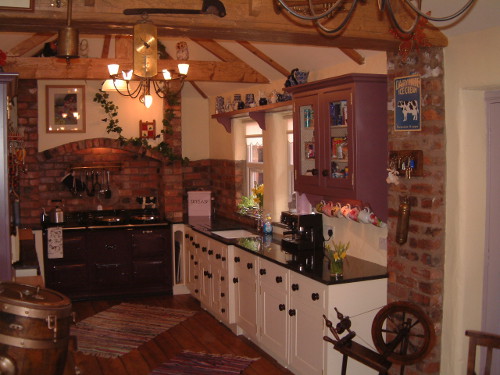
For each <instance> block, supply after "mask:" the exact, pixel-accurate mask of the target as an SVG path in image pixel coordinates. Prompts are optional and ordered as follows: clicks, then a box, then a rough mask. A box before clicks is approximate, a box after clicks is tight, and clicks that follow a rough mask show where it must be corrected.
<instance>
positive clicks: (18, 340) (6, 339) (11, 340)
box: [0, 334, 69, 349]
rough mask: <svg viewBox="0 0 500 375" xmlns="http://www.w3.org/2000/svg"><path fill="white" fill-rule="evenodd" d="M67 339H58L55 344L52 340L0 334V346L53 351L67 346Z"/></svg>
mask: <svg viewBox="0 0 500 375" xmlns="http://www.w3.org/2000/svg"><path fill="white" fill-rule="evenodd" d="M68 340H69V338H68V337H65V338H62V339H59V340H58V341H57V342H54V340H52V339H48V340H32V339H25V338H22V337H12V336H7V335H3V334H0V344H5V345H10V346H15V347H18V348H25V349H53V348H60V347H64V346H67V345H68Z"/></svg>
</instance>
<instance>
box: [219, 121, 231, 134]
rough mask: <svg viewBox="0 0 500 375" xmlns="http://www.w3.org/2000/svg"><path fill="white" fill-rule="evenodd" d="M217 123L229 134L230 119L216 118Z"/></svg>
mask: <svg viewBox="0 0 500 375" xmlns="http://www.w3.org/2000/svg"><path fill="white" fill-rule="evenodd" d="M217 122H218V123H219V124H221V125H222V126H224V128H225V129H226V131H227V132H228V133H231V118H230V117H217Z"/></svg>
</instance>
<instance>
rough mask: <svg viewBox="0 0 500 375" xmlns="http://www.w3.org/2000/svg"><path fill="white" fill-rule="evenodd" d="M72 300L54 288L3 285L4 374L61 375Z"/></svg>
mask: <svg viewBox="0 0 500 375" xmlns="http://www.w3.org/2000/svg"><path fill="white" fill-rule="evenodd" d="M70 325H71V301H70V300H69V299H68V298H67V297H66V296H64V295H62V294H61V293H58V292H56V291H53V290H51V289H44V288H40V287H33V286H29V285H23V284H17V283H11V282H1V283H0V374H2V375H3V374H5V375H11V374H12V375H14V374H15V375H40V374H44V375H61V374H62V373H63V372H64V366H65V363H66V356H67V353H68V341H69V332H70Z"/></svg>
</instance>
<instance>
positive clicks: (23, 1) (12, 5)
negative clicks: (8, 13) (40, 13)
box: [0, 0, 35, 11]
mask: <svg viewBox="0 0 500 375" xmlns="http://www.w3.org/2000/svg"><path fill="white" fill-rule="evenodd" d="M34 9H35V0H0V10H28V11H33V10H34Z"/></svg>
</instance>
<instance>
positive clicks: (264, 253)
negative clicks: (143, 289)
mask: <svg viewBox="0 0 500 375" xmlns="http://www.w3.org/2000/svg"><path fill="white" fill-rule="evenodd" d="M184 224H187V225H189V226H191V228H193V229H194V230H195V231H198V232H200V233H202V234H204V235H207V236H209V237H211V238H214V239H216V240H217V241H219V242H222V243H225V244H228V245H235V246H237V247H239V248H241V249H243V250H246V251H248V252H251V253H252V254H255V255H257V256H260V257H262V258H265V259H267V260H269V261H271V262H274V263H277V264H279V265H282V266H284V267H286V268H288V269H290V270H292V271H295V272H298V273H300V274H302V275H304V276H307V277H310V278H312V279H315V280H317V281H319V282H321V283H323V284H327V285H333V284H341V283H351V282H356V281H366V280H375V279H383V278H387V276H388V274H387V268H386V267H384V266H381V265H379V264H376V263H372V262H369V261H366V260H363V259H360V258H356V257H352V256H347V258H346V259H345V262H344V274H343V276H342V277H341V278H335V277H332V276H330V272H329V269H328V263H327V261H326V259H324V257H323V254H316V255H315V254H313V253H310V252H307V253H297V254H292V253H289V252H286V251H284V250H283V249H282V248H281V239H282V237H281V236H279V235H268V236H263V235H260V234H259V235H258V236H257V237H243V238H236V239H227V238H224V237H221V236H218V235H216V234H213V233H212V232H213V231H218V230H228V229H246V230H248V231H251V232H253V233H255V234H257V232H256V230H255V229H254V228H249V227H246V226H244V225H242V224H241V223H238V222H236V221H231V220H227V219H222V218H217V219H213V218H209V217H186V218H185V220H184Z"/></svg>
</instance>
